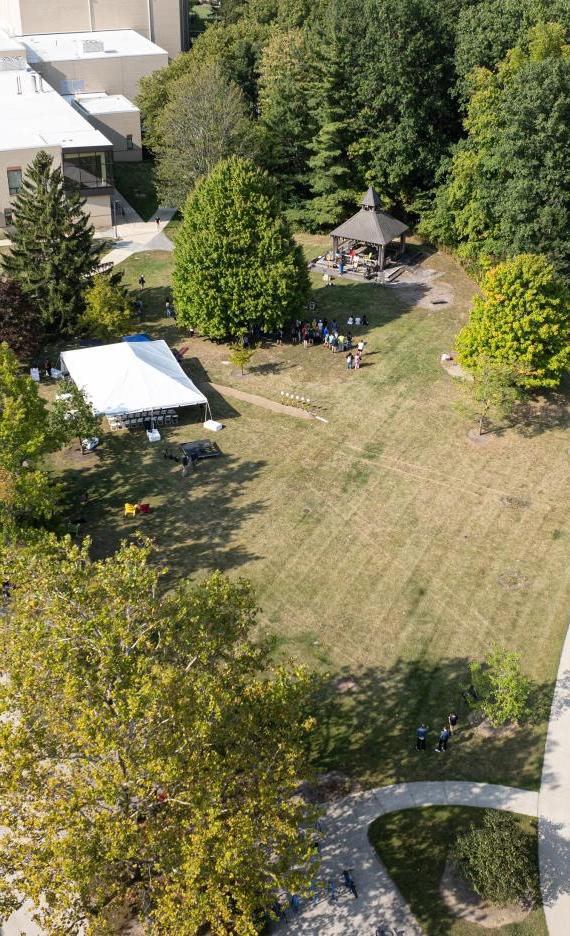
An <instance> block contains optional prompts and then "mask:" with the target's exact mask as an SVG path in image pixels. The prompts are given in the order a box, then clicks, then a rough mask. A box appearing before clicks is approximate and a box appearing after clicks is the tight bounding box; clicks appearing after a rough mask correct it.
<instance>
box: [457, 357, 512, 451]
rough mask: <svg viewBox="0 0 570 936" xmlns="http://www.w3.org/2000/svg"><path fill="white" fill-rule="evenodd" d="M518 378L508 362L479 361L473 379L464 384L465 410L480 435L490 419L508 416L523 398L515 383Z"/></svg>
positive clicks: (503, 418) (507, 417) (502, 418)
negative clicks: (465, 394)
mask: <svg viewBox="0 0 570 936" xmlns="http://www.w3.org/2000/svg"><path fill="white" fill-rule="evenodd" d="M519 378H520V375H519V372H518V371H517V370H516V368H513V367H510V366H509V365H508V364H500V363H495V362H489V361H485V360H482V361H479V362H478V364H477V369H476V371H475V373H474V375H473V382H472V383H466V385H465V387H466V392H467V393H468V394H469V401H468V403H467V406H466V409H467V411H468V412H469V414H470V415H473V416H474V417H475V418H476V419H477V421H478V425H479V435H482V434H483V429H484V427H485V425H486V424H488V423H490V422H491V420H492V419H494V420H497V419H501V420H505V419H509V418H510V417H511V416H512V414H513V412H514V409H515V407H516V405H517V403H519V402H520V401H521V399H522V391H521V388H520V387H519V386H518V380H519Z"/></svg>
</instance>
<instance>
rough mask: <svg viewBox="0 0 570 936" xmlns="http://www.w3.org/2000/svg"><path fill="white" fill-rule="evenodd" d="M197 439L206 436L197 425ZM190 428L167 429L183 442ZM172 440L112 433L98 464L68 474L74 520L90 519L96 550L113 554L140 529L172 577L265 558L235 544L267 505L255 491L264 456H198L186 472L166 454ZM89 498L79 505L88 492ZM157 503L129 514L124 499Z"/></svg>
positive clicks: (83, 527) (83, 531) (84, 527)
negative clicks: (155, 440) (155, 442)
mask: <svg viewBox="0 0 570 936" xmlns="http://www.w3.org/2000/svg"><path fill="white" fill-rule="evenodd" d="M189 435H190V438H197V437H200V436H201V437H203V435H204V433H203V431H202V432H200V433H199V434H198V433H197V432H196V430H195V429H194V431H193V432H192V433H191V434H190V433H189ZM182 441H184V436H183V434H181V433H180V431H179V430H176V434H174V433H172V434H170V435H168V434H165V436H164V443H165V444H166V443H168V444H169V445H176V444H177V443H179V442H182ZM165 444H162V443H161V444H158V445H152V446H151V445H150V444H149V443H148V442H147V440H146V436H145V435H144V434H142V435H141V433H133V434H124V433H120V434H117V435H115V436H106V437H105V438H104V444H103V445H102V446H101V448H100V449H99V450H98V452H99V454H98V458H97V461H96V462H91V463H90V465H89V466H86V465H84V464H83V465H81V466H79V465H78V466H77V467H75V466H73V467H70V468H68V469H67V470H65V471H64V472H63V475H62V477H63V481H64V484H65V485H66V488H67V491H66V502H67V503H69V504H70V513H69V519H70V521H74V520H77V518H78V516H79V515H80V516H81V518H82V519H83V520H84V522H83V523H81V524H80V527H79V535H80V536H81V537H83V536H86V535H88V536H90V537H91V538H92V540H93V554H94V555H95V556H106V555H110V554H111V553H112V552H113V551H114V550H115V549H116V548H117V546H118V544H119V543H120V541H121V540H122V539H125V538H127V539H128V538H130V537H133V536H137V535H145V536H150V537H151V538H152V539H154V540H155V541H156V543H157V547H158V549H157V559H156V561H157V562H160V563H161V564H163V565H166V566H168V568H169V578H170V579H172V580H176V579H183V578H185V577H186V576H188V575H194V574H196V573H207V572H209V571H211V570H213V569H222V570H228V569H232V568H236V567H239V566H242V565H244V564H246V563H248V562H251V561H253V560H256V559H258V558H260V557H259V556H258V555H257V554H255V553H254V552H253V551H252V550H250V549H248V548H247V547H246V546H244V545H243V544H242V543H239V542H237V543H236V542H235V536H236V533H237V531H238V530H239V527H240V526H241V525H242V524H243V523H244V522H245V521H247V520H248V519H249V518H251V517H252V516H254V515H256V514H258V513H260V512H261V511H263V510H265V508H266V504H265V503H264V502H263V501H262V500H259V499H256V498H255V497H254V496H248V493H249V492H250V491H251V492H252V494H254V492H255V480H256V478H257V476H258V474H259V472H260V471H261V470H262V468H263V467H264V466H265V462H264V461H261V460H257V461H252V460H247V459H244V460H242V459H239V458H236V457H235V456H230V455H222V456H221V457H219V458H213V459H207V460H204V461H200V462H198V464H197V465H196V467H195V469H194V470H193V471H191V472H189V473H188V475H187V476H186V477H184V476H183V475H182V470H181V464H177V463H175V462H173V461H170V460H168V459H165V458H164V455H163V451H164V448H165ZM84 493H87V494H88V502H87V503H86V504H82V505H81V506H79V504H80V497H81V494H84ZM127 502H128V503H144V502H148V503H149V504H150V505H151V512H150V513H149V514H145V515H138V516H136V517H125V516H124V504H125V503H127Z"/></svg>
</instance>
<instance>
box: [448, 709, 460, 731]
mask: <svg viewBox="0 0 570 936" xmlns="http://www.w3.org/2000/svg"><path fill="white" fill-rule="evenodd" d="M458 720H459V719H458V717H457V712H450V713H449V715H448V716H447V721H448V722H449V731H450V733H451V734H453V733H454V731H455V729H456V728H457V722H458Z"/></svg>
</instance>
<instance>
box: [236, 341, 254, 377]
mask: <svg viewBox="0 0 570 936" xmlns="http://www.w3.org/2000/svg"><path fill="white" fill-rule="evenodd" d="M255 351H256V349H255V348H252V347H248V348H246V347H244V345H242V344H236V345H232V346H231V348H230V361H231V362H232V364H233V365H234V367H239V368H240V370H241V373H242V376H243V374H244V373H245V369H246V367H249V363H250V361H251V359H252V357H253V355H254V354H255Z"/></svg>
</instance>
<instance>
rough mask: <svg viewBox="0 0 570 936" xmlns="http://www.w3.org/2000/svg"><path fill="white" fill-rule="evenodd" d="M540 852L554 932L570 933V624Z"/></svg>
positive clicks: (552, 730) (550, 744) (548, 752)
mask: <svg viewBox="0 0 570 936" xmlns="http://www.w3.org/2000/svg"><path fill="white" fill-rule="evenodd" d="M538 836H539V838H538V857H539V863H540V884H541V889H542V902H543V905H544V913H545V916H546V923H547V925H548V932H549V933H550V936H567V934H568V933H570V630H569V631H568V633H567V634H566V640H565V641H564V646H563V648H562V655H561V657H560V665H559V667H558V676H557V679H556V687H555V689H554V697H553V699H552V707H551V709H550V721H549V724H548V735H547V738H546V749H545V752H544V763H543V766H542V783H541V786H540V794H539V799H538Z"/></svg>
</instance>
